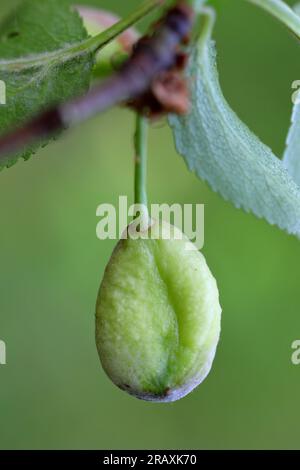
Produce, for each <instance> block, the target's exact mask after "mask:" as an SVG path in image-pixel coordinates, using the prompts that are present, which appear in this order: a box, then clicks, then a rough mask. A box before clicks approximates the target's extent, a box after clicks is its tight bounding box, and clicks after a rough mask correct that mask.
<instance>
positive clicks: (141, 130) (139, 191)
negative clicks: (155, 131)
mask: <svg viewBox="0 0 300 470" xmlns="http://www.w3.org/2000/svg"><path fill="white" fill-rule="evenodd" d="M135 126H136V127H135V136H134V147H135V157H134V161H135V183H134V185H135V186H134V203H135V204H136V205H137V204H141V205H143V206H145V207H146V208H147V204H148V201H147V190H146V185H147V158H148V119H147V118H146V117H144V116H142V115H140V114H138V113H137V114H136V122H135Z"/></svg>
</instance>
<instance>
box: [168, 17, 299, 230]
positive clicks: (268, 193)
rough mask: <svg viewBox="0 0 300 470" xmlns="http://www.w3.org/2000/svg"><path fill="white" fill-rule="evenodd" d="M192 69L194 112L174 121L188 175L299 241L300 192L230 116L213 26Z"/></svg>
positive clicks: (207, 26)
mask: <svg viewBox="0 0 300 470" xmlns="http://www.w3.org/2000/svg"><path fill="white" fill-rule="evenodd" d="M205 18H206V22H205V27H204V30H203V33H202V37H201V39H200V41H199V44H198V47H197V48H195V49H194V51H193V53H192V55H191V59H190V64H189V67H188V77H189V80H190V86H191V93H192V96H191V102H192V109H191V111H190V113H189V114H188V115H187V116H184V117H179V116H171V117H170V125H171V127H172V128H173V131H174V136H175V142H176V147H177V150H178V152H179V153H180V154H181V155H182V156H183V157H184V159H185V161H186V163H187V165H188V167H189V169H190V170H191V171H194V172H195V173H196V174H197V175H198V176H199V177H200V178H202V179H203V180H205V181H207V182H208V183H209V185H210V186H211V187H212V189H213V190H214V191H216V192H218V193H220V194H221V195H222V196H223V198H224V199H226V200H229V201H231V202H232V203H233V204H234V205H235V206H236V207H237V208H243V209H244V210H245V211H247V212H252V213H253V214H255V215H256V216H258V217H263V218H264V219H266V220H267V221H268V222H269V223H270V224H276V225H278V226H279V227H280V228H282V229H284V230H286V231H287V232H289V233H292V234H295V235H298V236H299V235H300V191H299V188H298V187H297V185H296V184H295V182H294V181H293V180H292V178H291V177H290V176H289V174H288V172H287V170H286V169H285V168H284V166H283V164H282V162H281V161H280V160H278V159H277V158H276V157H275V156H274V155H273V153H272V152H271V150H270V149H269V148H268V147H267V146H265V145H264V144H263V143H262V142H261V141H260V140H259V139H258V138H257V137H256V136H255V135H254V134H253V133H252V132H251V131H250V130H249V129H248V128H247V127H246V125H245V124H243V123H242V122H241V121H240V119H239V118H238V117H237V115H236V114H235V113H234V112H233V111H232V110H231V108H230V107H229V105H228V103H227V102H226V100H225V98H224V96H223V94H222V91H221V88H220V85H219V81H218V74H217V70H216V53H215V47H214V43H213V42H212V41H211V30H212V21H211V19H210V17H209V16H205Z"/></svg>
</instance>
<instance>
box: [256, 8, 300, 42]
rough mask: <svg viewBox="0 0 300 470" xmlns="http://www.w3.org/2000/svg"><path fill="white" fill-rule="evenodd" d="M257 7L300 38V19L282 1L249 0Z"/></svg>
mask: <svg viewBox="0 0 300 470" xmlns="http://www.w3.org/2000/svg"><path fill="white" fill-rule="evenodd" d="M247 1H249V2H250V3H253V4H254V5H257V6H259V7H261V8H263V9H264V10H266V11H267V12H268V13H270V14H271V15H273V16H274V17H275V18H277V19H278V20H279V21H280V22H281V23H283V24H284V25H285V26H287V27H288V28H289V30H290V31H292V32H293V33H294V34H295V35H296V36H297V37H298V38H300V18H299V16H298V15H297V14H296V13H295V12H294V11H293V10H292V8H290V7H289V6H288V5H287V4H286V3H285V2H283V1H282V0H247Z"/></svg>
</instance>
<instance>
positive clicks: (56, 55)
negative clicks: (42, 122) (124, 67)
mask: <svg viewBox="0 0 300 470" xmlns="http://www.w3.org/2000/svg"><path fill="white" fill-rule="evenodd" d="M86 37H87V33H86V31H85V29H84V27H83V24H82V21H81V19H80V17H79V15H78V14H77V13H76V12H75V11H73V9H71V7H70V6H68V4H67V3H66V2H64V1H62V0H51V1H47V2H45V1H43V2H41V1H40V0H27V1H25V2H23V3H22V4H21V6H20V7H19V8H18V9H17V10H16V11H15V13H14V14H13V15H12V16H11V17H10V18H9V19H8V20H6V22H5V23H4V24H2V25H1V27H0V80H2V81H3V82H4V83H5V84H6V105H4V106H3V105H2V106H0V129H1V134H4V133H5V132H7V131H9V130H10V129H11V128H14V127H17V126H19V125H20V124H21V123H22V122H24V121H26V120H27V119H28V118H30V117H31V116H32V115H34V114H35V113H37V112H38V111H40V110H41V109H43V108H46V107H47V106H49V105H50V104H52V103H55V102H58V101H61V100H66V99H68V98H69V97H71V96H74V95H77V94H81V93H83V92H85V90H86V89H87V88H88V86H89V81H90V75H91V69H92V65H93V57H92V55H91V54H90V53H86V54H82V53H80V54H77V55H76V54H70V53H69V49H70V45H72V44H74V43H76V44H77V43H78V42H79V41H82V40H83V39H85V38H86ZM44 144H46V142H44ZM36 149H37V145H35V146H31V147H30V148H25V149H24V150H23V152H22V153H21V154H20V155H14V156H9V157H7V158H6V159H1V162H0V166H1V167H4V166H11V165H12V164H14V163H15V162H16V161H17V159H18V158H19V157H21V156H22V157H23V158H25V159H27V158H29V156H30V155H31V154H32V153H33V152H34V151H35V150H36Z"/></svg>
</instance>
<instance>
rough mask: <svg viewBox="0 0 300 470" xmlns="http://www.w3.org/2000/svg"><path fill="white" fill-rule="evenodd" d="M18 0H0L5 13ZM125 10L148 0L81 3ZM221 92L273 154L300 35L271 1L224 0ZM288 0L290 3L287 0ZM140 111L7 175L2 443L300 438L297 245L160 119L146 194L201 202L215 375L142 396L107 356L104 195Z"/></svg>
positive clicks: (104, 121)
mask: <svg viewBox="0 0 300 470" xmlns="http://www.w3.org/2000/svg"><path fill="white" fill-rule="evenodd" d="M16 3H17V2H16V1H13V0H1V7H0V9H1V15H3V14H4V13H6V12H8V11H9V10H10V9H11V8H12V7H13V5H14V4H16ZM81 3H90V4H94V5H101V6H103V7H106V8H109V9H111V10H113V11H114V12H116V13H119V14H122V15H125V14H126V13H129V11H130V10H133V8H134V7H135V6H136V5H137V4H138V3H139V1H133V0H132V1H127V2H124V1H123V0H106V1H105V0H94V1H93V0H88V1H82V2H81ZM215 3H216V4H217V7H218V13H219V14H218V22H217V27H216V32H215V37H216V40H217V45H218V51H219V52H218V62H219V69H220V76H221V82H222V85H223V88H224V92H225V95H226V97H227V98H228V100H229V101H230V103H231V104H232V106H233V108H234V109H235V110H236V111H237V112H238V114H239V115H240V116H241V118H243V119H244V120H245V121H246V122H247V123H248V124H249V126H250V127H251V128H252V129H253V130H254V131H255V132H256V133H257V134H258V135H259V136H260V137H261V138H262V139H263V140H264V141H265V142H266V143H267V144H269V145H270V146H271V147H272V149H273V150H274V151H275V152H276V153H277V154H278V155H280V154H281V153H282V151H283V148H284V140H285V136H286V133H287V129H288V125H289V120H290V112H291V83H292V81H293V80H296V79H300V61H299V54H300V49H299V44H298V43H297V41H296V39H295V38H293V37H292V36H291V35H290V34H289V33H288V32H287V31H286V30H285V29H284V28H283V27H281V26H280V25H279V24H278V23H277V22H276V21H274V20H273V19H272V18H270V17H268V16H267V15H266V14H265V13H264V12H262V11H260V10H259V9H257V8H255V7H253V6H251V5H249V4H247V2H245V1H242V0H240V1H238V0H222V1H221V0H219V1H218V0H216V1H215ZM292 3H293V2H290V4H292ZM132 132H133V115H132V114H131V113H130V112H129V111H125V110H118V109H117V110H113V111H110V112H108V113H106V114H105V115H102V116H99V117H97V118H95V119H93V120H91V121H89V122H88V123H86V124H84V125H82V126H81V127H80V128H77V129H75V130H72V131H71V132H68V133H66V134H65V135H64V136H63V138H62V139H60V140H59V141H58V142H56V143H53V144H52V145H50V146H48V147H47V148H46V149H44V150H41V151H40V152H39V153H38V155H36V156H35V157H34V158H32V159H31V160H30V161H29V162H26V163H25V162H19V163H18V164H17V165H16V166H15V167H13V168H11V169H10V170H5V171H3V172H2V173H1V174H0V214H1V231H0V244H1V251H0V288H1V295H0V312H1V315H0V339H2V340H5V342H6V345H7V361H8V364H7V365H6V366H1V367H0V447H1V448H2V449H41V448H49V449H54V448H55V449H63V448H68V449H95V448H96V449H105V448H108V449H117V448H123V449H127V448H129V449H130V448H131V449H134V448H157V449H160V448H169V449H180V448H181V449H182V448H187V449H188V448H195V449H227V448H234V449H240V448H247V449H248V448H299V447H300V442H299V439H300V438H299V424H300V411H299V407H300V404H299V388H300V366H298V367H297V366H294V365H292V364H291V353H292V350H291V343H292V341H293V340H295V339H300V297H299V277H300V264H299V260H300V243H299V241H297V240H296V239H295V238H293V237H290V236H288V235H286V234H285V233H283V232H280V231H279V229H277V228H275V227H271V226H269V225H267V223H265V222H264V221H260V220H257V219H256V218H255V217H253V216H252V215H247V214H245V213H243V212H241V211H238V210H235V209H234V208H233V207H232V206H231V205H230V204H228V203H226V202H224V201H223V200H222V199H221V198H220V197H219V196H218V195H216V194H214V193H213V192H212V191H211V190H210V189H209V188H208V187H207V186H206V185H205V184H203V183H201V182H200V181H199V180H197V179H196V177H195V176H194V175H192V174H190V173H189V172H188V170H187V169H186V167H185V165H184V163H183V160H182V159H181V157H179V156H178V155H177V154H176V151H175V149H174V145H173V140H172V136H171V133H170V131H169V129H168V127H167V126H166V125H155V126H153V128H152V131H151V142H150V148H151V155H150V162H149V195H150V200H151V202H156V203H160V202H167V203H174V202H178V203H182V204H183V203H192V202H193V203H205V205H206V226H205V237H206V242H205V248H204V253H205V255H206V257H207V261H208V263H209V266H210V267H211V269H212V271H213V273H214V275H215V276H216V278H217V281H218V284H219V289H220V295H221V303H222V307H223V322H222V326H223V328H222V336H221V341H220V345H219V348H218V352H217V356H216V360H215V362H214V366H213V369H212V372H211V374H210V375H209V377H208V378H207V380H206V381H205V382H204V383H203V384H202V385H201V386H200V387H199V388H198V389H197V390H196V391H195V392H194V393H192V394H191V395H189V396H188V397H186V398H185V399H183V400H181V401H179V402H177V403H174V404H166V405H164V404H160V405H158V404H151V403H145V402H141V401H138V400H136V399H134V398H132V397H130V396H127V395H126V394H125V393H123V392H121V391H119V390H118V389H117V388H116V387H114V386H113V385H112V384H111V383H110V381H109V380H108V379H107V378H106V376H105V374H104V372H103V370H102V369H101V367H100V364H99V359H98V356H97V352H96V347H95V344H94V306H95V299H96V294H97V290H98V287H99V284H100V280H101V277H102V274H103V270H104V267H105V265H106V263H107V261H108V259H109V256H110V253H111V250H112V248H113V246H114V242H110V241H102V242H100V241H99V240H97V238H96V233H95V229H96V224H97V218H96V215H95V213H96V207H97V206H98V205H99V204H100V203H102V202H109V203H117V201H118V197H119V195H125V194H127V195H129V196H130V198H131V200H132V188H133V162H132V160H133V150H132V137H131V136H132Z"/></svg>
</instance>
